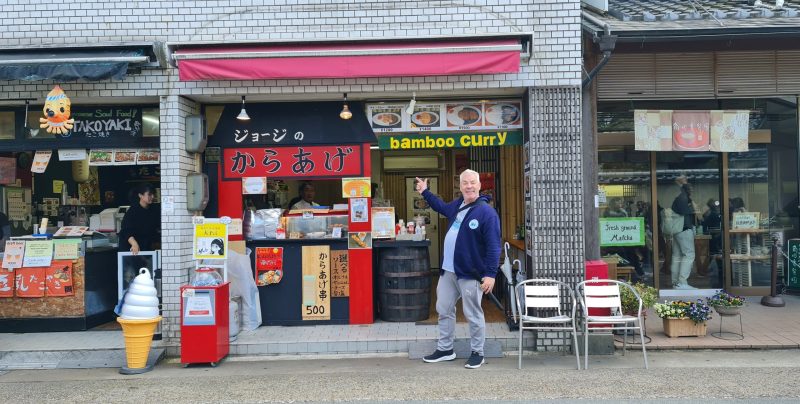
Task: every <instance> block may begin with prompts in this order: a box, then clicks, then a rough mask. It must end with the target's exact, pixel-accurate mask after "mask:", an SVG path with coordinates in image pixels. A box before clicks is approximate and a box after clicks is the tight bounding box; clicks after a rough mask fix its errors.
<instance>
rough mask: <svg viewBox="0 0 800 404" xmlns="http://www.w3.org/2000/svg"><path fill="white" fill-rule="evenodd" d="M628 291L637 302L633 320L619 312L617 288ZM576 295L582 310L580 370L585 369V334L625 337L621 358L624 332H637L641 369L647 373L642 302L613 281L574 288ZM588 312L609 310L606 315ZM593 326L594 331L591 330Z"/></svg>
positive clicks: (628, 286) (597, 282)
mask: <svg viewBox="0 0 800 404" xmlns="http://www.w3.org/2000/svg"><path fill="white" fill-rule="evenodd" d="M620 287H626V288H628V289H629V290H630V291H631V293H633V295H634V296H636V299H637V300H638V301H639V309H638V310H637V312H636V316H635V317H634V316H630V315H626V314H624V313H623V312H622V301H621V299H620V297H619V288H620ZM577 288H578V293H579V294H580V295H581V306H582V307H583V319H584V320H583V339H584V351H583V355H584V359H585V362H584V365H583V368H584V369H588V368H589V331H590V330H591V331H609V330H611V331H614V330H623V331H624V333H625V337H624V338H623V339H622V354H623V355H625V349H626V344H627V339H628V338H627V337H628V330H639V336H640V337H641V342H642V354H643V355H644V368H645V369H647V368H648V366H647V350H646V349H645V346H644V330H642V324H643V322H642V298H641V297H640V296H639V294H638V293H636V289H634V288H633V287H632V286H631V285H629V284H627V283H625V282H620V281H618V280H613V279H592V280H588V281H583V282H581V283H579V284H578V287H577ZM590 309H609V310H611V313H610V314H608V315H595V314H589V310H590ZM592 326H594V327H592Z"/></svg>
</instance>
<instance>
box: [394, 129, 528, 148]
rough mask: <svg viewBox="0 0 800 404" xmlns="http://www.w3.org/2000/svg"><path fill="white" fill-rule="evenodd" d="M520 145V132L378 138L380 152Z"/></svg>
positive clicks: (403, 135)
mask: <svg viewBox="0 0 800 404" xmlns="http://www.w3.org/2000/svg"><path fill="white" fill-rule="evenodd" d="M521 144H522V131H520V130H513V131H512V130H509V131H502V132H501V131H497V132H477V133H427V134H393V135H380V136H378V146H379V147H380V149H381V150H415V149H450V148H457V147H488V146H512V145H521Z"/></svg>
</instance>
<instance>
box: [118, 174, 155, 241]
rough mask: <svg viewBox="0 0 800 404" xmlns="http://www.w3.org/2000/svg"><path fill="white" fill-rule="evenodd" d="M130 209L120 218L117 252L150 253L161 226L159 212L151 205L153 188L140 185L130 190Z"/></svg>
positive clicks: (148, 185) (147, 185)
mask: <svg viewBox="0 0 800 404" xmlns="http://www.w3.org/2000/svg"><path fill="white" fill-rule="evenodd" d="M132 192H133V195H131V207H130V209H128V211H127V212H125V217H123V218H122V226H121V228H120V230H119V251H123V252H124V251H130V252H132V253H133V254H134V255H136V254H138V253H139V251H150V250H152V248H153V241H154V240H155V239H156V237H157V234H158V229H159V227H160V225H161V223H160V222H161V217H160V214H159V212H157V211H156V209H155V208H153V207H151V206H150V205H152V204H153V187H152V186H150V184H141V185H139V186H137V187H136V188H134V189H133V190H132Z"/></svg>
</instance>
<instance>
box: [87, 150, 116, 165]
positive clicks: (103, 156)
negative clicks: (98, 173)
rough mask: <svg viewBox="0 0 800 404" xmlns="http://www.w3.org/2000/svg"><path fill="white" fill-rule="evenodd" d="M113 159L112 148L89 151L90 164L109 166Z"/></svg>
mask: <svg viewBox="0 0 800 404" xmlns="http://www.w3.org/2000/svg"><path fill="white" fill-rule="evenodd" d="M113 160H114V150H110V149H95V150H90V151H89V165H90V166H109V165H111V164H112V163H113Z"/></svg>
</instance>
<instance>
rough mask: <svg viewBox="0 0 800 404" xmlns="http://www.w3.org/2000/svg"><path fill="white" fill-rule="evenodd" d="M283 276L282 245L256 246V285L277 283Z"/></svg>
mask: <svg viewBox="0 0 800 404" xmlns="http://www.w3.org/2000/svg"><path fill="white" fill-rule="evenodd" d="M282 278H283V247H256V286H267V285H272V284H276V283H279V282H280V281H281V279H282Z"/></svg>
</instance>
